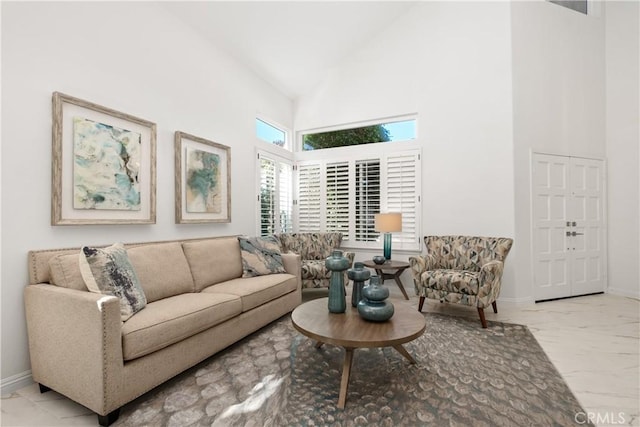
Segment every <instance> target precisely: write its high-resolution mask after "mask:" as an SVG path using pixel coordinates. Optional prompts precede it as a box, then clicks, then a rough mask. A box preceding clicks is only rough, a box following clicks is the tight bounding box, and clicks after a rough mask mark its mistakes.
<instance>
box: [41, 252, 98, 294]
mask: <svg viewBox="0 0 640 427" xmlns="http://www.w3.org/2000/svg"><path fill="white" fill-rule="evenodd" d="M49 282H50V283H51V284H52V285H56V286H61V287H63V288H69V289H75V290H78V291H88V290H89V289H88V288H87V285H86V284H85V283H84V279H83V278H82V274H80V255H79V254H78V253H77V252H76V253H74V254H67V255H56V256H54V257H51V259H49Z"/></svg>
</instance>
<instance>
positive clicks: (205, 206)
mask: <svg viewBox="0 0 640 427" xmlns="http://www.w3.org/2000/svg"><path fill="white" fill-rule="evenodd" d="M175 162H176V164H175V183H176V224H188V223H205V222H231V149H230V148H229V147H227V146H226V145H222V144H218V143H216V142H213V141H209V140H207V139H204V138H200V137H197V136H193V135H189V134H188V133H184V132H176V133H175Z"/></svg>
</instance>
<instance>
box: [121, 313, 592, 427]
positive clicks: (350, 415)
mask: <svg viewBox="0 0 640 427" xmlns="http://www.w3.org/2000/svg"><path fill="white" fill-rule="evenodd" d="M425 317H426V320H427V330H426V331H425V333H424V335H422V336H421V337H420V338H418V339H417V340H415V341H413V342H410V343H407V344H405V348H406V349H407V350H408V351H409V352H410V353H411V354H412V355H413V356H414V357H415V359H416V361H417V364H416V365H411V364H409V363H408V361H407V360H406V359H405V358H404V357H403V356H402V355H400V354H399V353H398V352H397V351H395V350H394V349H393V348H383V349H380V348H374V349H358V350H356V351H355V353H354V359H353V367H352V370H351V380H350V382H349V390H348V395H347V403H346V407H345V409H344V410H342V409H339V408H338V407H337V400H338V392H339V388H340V374H341V370H342V361H343V357H344V350H343V349H342V348H339V347H334V346H331V345H324V346H322V347H321V348H319V349H317V348H315V346H314V342H313V341H312V340H310V339H308V338H306V337H304V336H302V335H300V334H299V333H298V332H297V331H295V329H293V327H292V325H291V318H290V316H284V317H282V318H281V319H279V320H277V321H275V322H273V323H272V324H270V325H268V326H266V327H265V328H263V329H261V330H259V331H258V332H256V333H254V334H252V335H250V336H248V337H247V338H245V339H243V340H242V341H240V342H238V343H236V344H235V345H233V346H232V347H229V348H228V349H226V350H224V351H223V352H221V353H218V354H217V355H215V356H213V357H211V358H209V359H207V360H205V361H204V362H202V363H200V364H199V365H197V366H195V367H194V368H192V369H190V370H188V371H186V372H184V373H182V374H180V375H179V376H177V377H175V378H173V379H172V380H170V381H168V382H166V383H165V384H163V385H162V386H160V387H158V388H156V389H154V390H152V391H150V392H149V393H147V394H145V395H143V396H141V397H140V398H138V399H136V400H135V401H133V402H131V403H129V404H128V405H126V406H125V407H123V408H122V412H121V415H120V419H119V420H118V422H117V423H116V424H115V425H117V426H180V427H184V426H359V425H374V426H570V425H576V422H575V420H574V417H575V414H576V413H578V412H582V411H583V410H582V408H581V407H580V405H579V403H578V401H577V400H576V398H575V397H574V395H573V393H572V392H571V390H569V388H568V387H567V384H566V383H565V382H564V380H563V379H562V378H561V376H560V375H559V373H558V372H557V370H556V369H555V367H554V366H553V364H552V363H551V362H550V361H549V359H548V358H547V356H546V355H545V353H544V351H543V350H542V349H541V348H540V345H539V344H538V342H537V341H536V339H535V338H534V337H533V335H532V334H531V332H530V331H529V330H528V328H527V327H526V326H522V325H515V324H508V323H500V322H489V328H488V329H482V328H481V327H480V325H479V322H478V321H477V320H476V319H465V318H460V317H451V316H445V315H441V314H432V313H425Z"/></svg>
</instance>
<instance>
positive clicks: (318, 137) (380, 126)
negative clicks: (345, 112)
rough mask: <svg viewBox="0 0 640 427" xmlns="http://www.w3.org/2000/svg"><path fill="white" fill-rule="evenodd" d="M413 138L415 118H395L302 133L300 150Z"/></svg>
mask: <svg viewBox="0 0 640 427" xmlns="http://www.w3.org/2000/svg"><path fill="white" fill-rule="evenodd" d="M415 138H416V120H415V119H409V120H397V121H389V122H386V123H377V124H371V125H367V126H359V127H354V128H347V129H339V130H333V131H327V132H316V133H312V132H310V133H307V134H303V136H302V150H303V151H313V150H321V149H325V148H336V147H348V146H351V145H360V144H373V143H376V142H393V141H407V140H411V139H415Z"/></svg>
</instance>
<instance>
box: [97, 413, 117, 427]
mask: <svg viewBox="0 0 640 427" xmlns="http://www.w3.org/2000/svg"><path fill="white" fill-rule="evenodd" d="M119 416H120V408H118V409H116V410H115V411H111V412H109V413H108V414H107V415H100V414H98V424H100V425H101V426H103V427H108V426H110V425H111V424H113V423H115V422H116V421H117V420H118V417H119Z"/></svg>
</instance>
